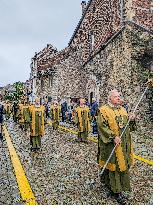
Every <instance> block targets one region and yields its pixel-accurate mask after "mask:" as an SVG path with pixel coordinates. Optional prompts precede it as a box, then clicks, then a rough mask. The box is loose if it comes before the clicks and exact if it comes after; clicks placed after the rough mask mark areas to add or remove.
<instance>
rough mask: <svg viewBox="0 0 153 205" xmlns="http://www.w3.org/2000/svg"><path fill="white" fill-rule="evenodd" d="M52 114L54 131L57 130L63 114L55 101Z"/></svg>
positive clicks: (51, 110) (51, 108)
mask: <svg viewBox="0 0 153 205" xmlns="http://www.w3.org/2000/svg"><path fill="white" fill-rule="evenodd" d="M50 112H51V113H50V115H51V120H52V127H53V130H57V128H58V125H59V121H60V114H61V106H60V105H59V103H58V102H57V101H54V103H53V105H51V107H50Z"/></svg>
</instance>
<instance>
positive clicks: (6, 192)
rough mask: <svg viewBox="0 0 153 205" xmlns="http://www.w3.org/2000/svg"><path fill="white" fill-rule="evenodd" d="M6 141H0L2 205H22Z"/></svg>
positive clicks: (0, 193) (0, 202) (0, 200)
mask: <svg viewBox="0 0 153 205" xmlns="http://www.w3.org/2000/svg"><path fill="white" fill-rule="evenodd" d="M22 204H23V203H22V201H21V198H20V194H19V190H18V186H17V183H16V178H15V176H14V173H13V167H12V164H11V161H10V157H9V154H8V149H7V145H6V141H5V140H4V141H0V205H22Z"/></svg>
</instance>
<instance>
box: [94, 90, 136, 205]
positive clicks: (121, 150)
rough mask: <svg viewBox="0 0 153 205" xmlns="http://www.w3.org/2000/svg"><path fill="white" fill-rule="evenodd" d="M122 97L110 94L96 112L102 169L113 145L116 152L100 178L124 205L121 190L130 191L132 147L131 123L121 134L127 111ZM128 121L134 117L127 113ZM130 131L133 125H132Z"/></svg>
mask: <svg viewBox="0 0 153 205" xmlns="http://www.w3.org/2000/svg"><path fill="white" fill-rule="evenodd" d="M120 104H121V99H120V94H119V92H118V91H117V90H112V91H111V92H110V93H109V97H108V104H107V105H104V106H102V107H101V108H100V109H99V113H98V119H97V124H98V163H99V166H100V168H102V167H103V166H104V165H105V163H106V161H107V159H108V158H109V155H110V154H111V151H112V150H113V148H114V146H115V145H117V148H116V150H115V153H114V154H113V156H112V158H111V159H110V161H109V163H108V165H107V167H106V169H105V171H104V173H103V175H102V181H103V182H104V184H105V185H106V186H107V188H109V189H110V195H111V196H113V197H115V198H116V200H117V201H118V203H120V204H122V205H125V204H126V200H125V198H124V196H123V195H122V193H121V192H122V191H130V190H131V187H130V176H129V169H130V167H131V165H132V164H133V148H132V141H131V135H130V125H129V126H128V127H127V129H126V131H125V132H124V134H123V136H122V139H121V138H120V135H121V133H122V131H123V130H124V128H125V126H126V124H127V122H128V118H129V117H128V114H127V111H126V109H125V108H124V107H121V106H120ZM130 119H131V122H133V121H134V116H133V115H131V116H130ZM131 130H132V131H133V130H134V128H132V127H131Z"/></svg>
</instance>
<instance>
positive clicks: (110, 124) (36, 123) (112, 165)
mask: <svg viewBox="0 0 153 205" xmlns="http://www.w3.org/2000/svg"><path fill="white" fill-rule="evenodd" d="M127 110H128V107H127V105H126V106H124V103H123V99H122V98H121V95H120V93H119V92H118V91H117V90H112V91H110V92H109V94H108V103H107V104H106V105H103V106H101V107H99V106H98V103H97V101H96V99H95V98H93V99H92V103H91V105H89V103H88V102H87V101H86V100H85V99H84V98H80V99H79V102H78V103H76V102H73V101H71V102H70V103H69V104H68V103H67V102H66V100H63V102H62V103H59V102H58V101H57V100H55V101H53V103H51V104H49V103H48V102H46V103H44V104H43V105H41V104H40V99H39V98H36V99H35V102H34V103H30V102H29V101H28V98H27V97H24V98H22V99H21V100H20V101H18V102H17V101H15V102H12V103H10V102H8V101H6V102H4V101H3V102H2V101H1V103H0V139H2V138H3V134H2V124H3V121H4V117H3V116H4V114H5V119H6V120H8V119H9V118H10V117H11V116H12V117H13V120H14V122H15V123H19V126H20V128H21V129H22V130H23V131H26V130H28V129H29V128H30V137H29V141H30V144H31V150H32V151H36V150H40V148H41V137H42V136H43V135H44V133H45V124H46V123H47V122H48V120H49V119H50V120H51V123H52V127H53V130H57V129H58V125H59V123H60V122H62V123H63V124H64V123H66V122H68V123H72V124H74V125H76V126H77V129H78V140H77V141H78V142H79V143H88V135H89V133H90V132H92V133H93V134H97V136H98V149H97V162H98V164H99V167H100V169H102V168H103V167H104V166H105V164H106V161H107V159H108V158H109V156H110V153H111V151H112V150H113V148H114V146H116V149H115V152H114V153H113V156H112V157H111V159H110V161H109V163H108V164H107V166H106V169H105V171H104V173H103V175H102V177H101V180H102V182H103V183H105V184H106V186H107V188H108V190H109V196H112V197H114V198H115V199H116V200H117V201H118V203H119V204H126V199H125V197H124V196H123V195H122V192H123V191H130V190H131V188H130V177H129V169H130V167H131V165H132V164H133V145H132V140H131V135H130V131H134V130H135V129H136V123H135V116H134V115H132V114H129V113H128V112H127ZM129 119H130V123H129V126H127V129H126V130H125V132H124V134H123V136H122V139H121V137H120V136H121V133H122V132H123V130H124V128H125V126H126V124H127V122H128V120H129Z"/></svg>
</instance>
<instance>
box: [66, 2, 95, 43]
mask: <svg viewBox="0 0 153 205" xmlns="http://www.w3.org/2000/svg"><path fill="white" fill-rule="evenodd" d="M92 1H93V0H89V2H88V4H87V7H86V9H85V11H84V13H83V14H82V17H81V19H80V21H79V23H78V25H77V27H76V28H75V30H74V33H73V35H72V37H71V39H70V41H69V43H68V45H69V46H70V44H71V43H72V41H73V39H74V37H75V35H76V33H77V31H78V30H79V28H80V25H81V23H82V21H83V19H84V17H85V15H86V13H87V11H88V8H89V6H90V5H91V3H92Z"/></svg>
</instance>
